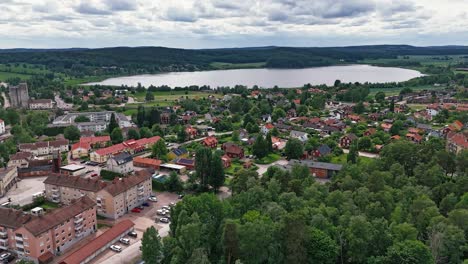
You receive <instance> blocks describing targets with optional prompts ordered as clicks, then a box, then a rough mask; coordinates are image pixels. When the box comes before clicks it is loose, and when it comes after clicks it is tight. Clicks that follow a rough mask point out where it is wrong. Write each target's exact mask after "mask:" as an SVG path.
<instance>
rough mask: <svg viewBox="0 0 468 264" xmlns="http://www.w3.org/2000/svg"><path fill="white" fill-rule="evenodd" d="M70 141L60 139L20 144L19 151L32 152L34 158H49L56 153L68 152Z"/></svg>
mask: <svg viewBox="0 0 468 264" xmlns="http://www.w3.org/2000/svg"><path fill="white" fill-rule="evenodd" d="M68 143H69V142H68V140H67V139H58V140H53V141H42V142H36V143H23V144H19V150H20V151H21V152H30V153H32V154H33V155H34V156H48V155H52V153H56V152H60V153H63V152H67V151H68Z"/></svg>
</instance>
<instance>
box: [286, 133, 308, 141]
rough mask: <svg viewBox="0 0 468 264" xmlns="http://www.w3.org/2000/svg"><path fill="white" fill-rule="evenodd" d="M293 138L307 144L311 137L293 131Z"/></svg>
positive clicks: (291, 134)
mask: <svg viewBox="0 0 468 264" xmlns="http://www.w3.org/2000/svg"><path fill="white" fill-rule="evenodd" d="M289 136H290V137H291V138H297V139H299V140H300V141H302V142H306V141H307V140H308V139H309V135H308V134H307V133H306V132H302V131H296V130H291V133H290V134H289Z"/></svg>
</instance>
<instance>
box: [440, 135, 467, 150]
mask: <svg viewBox="0 0 468 264" xmlns="http://www.w3.org/2000/svg"><path fill="white" fill-rule="evenodd" d="M445 146H446V150H447V151H448V152H451V153H454V154H460V153H461V152H462V151H463V150H466V149H468V132H467V131H464V132H459V133H454V132H450V133H449V134H448V135H447V142H446V145H445Z"/></svg>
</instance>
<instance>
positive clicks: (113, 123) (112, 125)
mask: <svg viewBox="0 0 468 264" xmlns="http://www.w3.org/2000/svg"><path fill="white" fill-rule="evenodd" d="M118 127H119V124H118V123H117V120H116V119H115V114H114V113H112V115H111V118H110V122H109V126H108V127H107V128H108V131H109V134H110V133H112V131H114V129H115V128H118Z"/></svg>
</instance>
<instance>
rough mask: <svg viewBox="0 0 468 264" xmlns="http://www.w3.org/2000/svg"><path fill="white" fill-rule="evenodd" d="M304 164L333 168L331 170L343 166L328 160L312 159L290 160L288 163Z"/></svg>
mask: <svg viewBox="0 0 468 264" xmlns="http://www.w3.org/2000/svg"><path fill="white" fill-rule="evenodd" d="M296 164H297V165H306V166H307V167H309V168H316V169H326V170H333V171H340V170H341V169H342V168H343V165H341V164H334V163H328V162H318V161H312V160H290V161H289V163H288V165H289V166H293V165H296Z"/></svg>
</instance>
